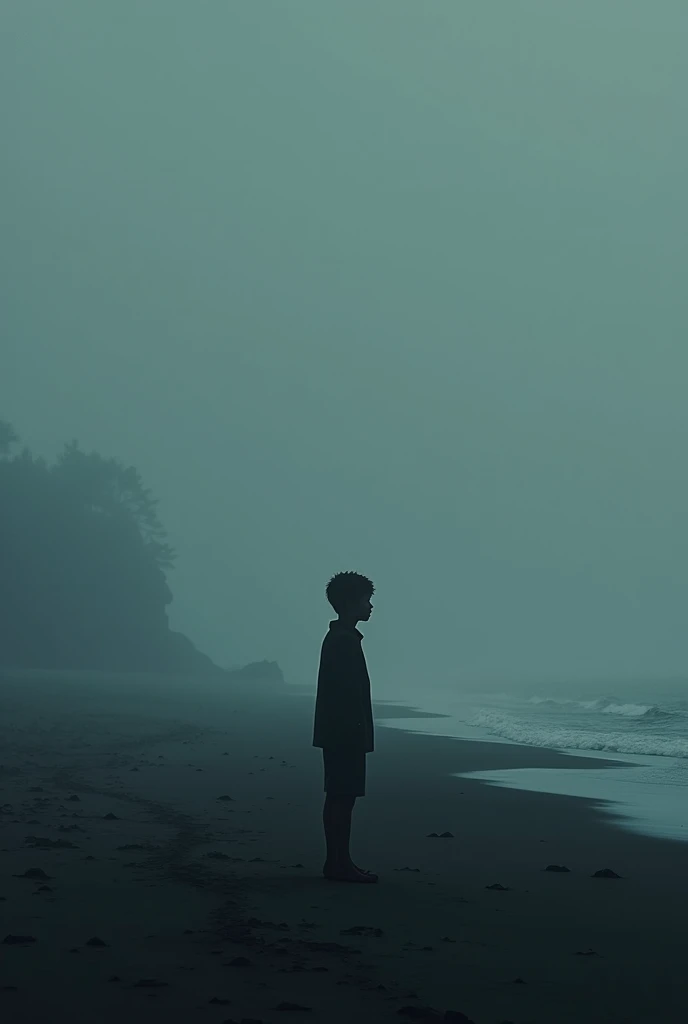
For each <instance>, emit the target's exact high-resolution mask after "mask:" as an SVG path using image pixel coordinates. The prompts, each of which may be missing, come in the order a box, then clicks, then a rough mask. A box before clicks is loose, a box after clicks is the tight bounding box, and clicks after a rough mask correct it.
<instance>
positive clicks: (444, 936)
mask: <svg viewBox="0 0 688 1024" xmlns="http://www.w3.org/2000/svg"><path fill="white" fill-rule="evenodd" d="M440 941H441V942H456V939H450V938H449V936H448V935H443V936H442V938H441V940H440Z"/></svg>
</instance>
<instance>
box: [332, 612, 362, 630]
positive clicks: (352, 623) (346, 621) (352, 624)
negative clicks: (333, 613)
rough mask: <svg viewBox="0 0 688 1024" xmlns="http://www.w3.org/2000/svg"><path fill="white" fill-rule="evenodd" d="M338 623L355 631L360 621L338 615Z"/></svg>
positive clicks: (348, 616)
mask: <svg viewBox="0 0 688 1024" xmlns="http://www.w3.org/2000/svg"><path fill="white" fill-rule="evenodd" d="M337 622H339V623H340V624H341V625H342V626H346V628H347V629H355V628H356V625H357V623H358V622H359V619H356V618H352V616H350V615H338V616H337Z"/></svg>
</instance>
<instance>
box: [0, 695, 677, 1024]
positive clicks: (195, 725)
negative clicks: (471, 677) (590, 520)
mask: <svg viewBox="0 0 688 1024" xmlns="http://www.w3.org/2000/svg"><path fill="white" fill-rule="evenodd" d="M168 683H169V685H167V684H166V682H165V680H160V681H158V682H156V683H152V684H151V685H150V686H147V685H145V684H142V683H141V682H137V683H136V684H135V685H134V684H133V683H132V681H131V680H124V681H120V682H119V683H117V682H116V681H113V683H112V684H111V685H110V684H108V685H105V684H99V685H98V690H97V692H96V690H94V688H93V686H89V685H88V684H83V685H82V684H81V683H74V684H73V685H71V684H65V685H64V686H61V687H60V688H59V690H56V689H55V688H54V687H53V688H52V690H51V691H49V684H47V683H45V681H43V682H38V683H37V682H29V683H27V681H26V680H25V679H24V680H21V682H20V683H19V684H15V685H12V684H11V683H10V684H9V685H8V684H7V680H4V681H3V682H0V714H1V715H2V725H1V726H0V730H1V731H0V735H1V737H2V749H3V753H2V756H1V757H0V761H2V764H3V768H2V771H1V772H0V788H1V790H2V792H0V805H5V806H3V808H2V810H3V815H2V817H1V818H0V823H1V824H2V835H3V842H2V850H1V851H0V874H1V877H2V882H1V885H0V896H2V897H4V901H3V902H2V903H0V913H1V914H2V919H3V935H2V936H0V942H1V941H2V939H3V938H4V936H5V934H18V935H22V934H24V933H25V932H26V933H27V934H28V935H33V937H34V938H35V939H36V941H35V942H34V943H27V944H26V945H17V946H15V945H3V946H2V949H3V956H2V966H1V968H0V988H1V989H2V991H0V1010H2V1012H3V1013H4V1014H5V1015H6V1016H7V1019H8V1020H10V1019H11V1020H12V1021H13V1022H16V1024H32V1022H33V1021H34V1020H36V1019H41V1014H43V1013H46V1012H48V1009H49V1007H51V1006H52V1007H53V1008H54V1006H55V1005H57V1004H59V1003H61V1002H65V1003H66V1004H67V1005H69V1006H70V1019H71V1020H72V1021H74V1022H79V1024H80V1022H83V1024H90V1022H92V1021H93V1020H95V1019H98V1020H99V1021H102V1022H103V1024H109V1022H110V1021H112V1022H113V1024H114V1022H115V1021H121V1019H123V1018H124V1017H126V1018H128V1019H129V1020H130V1021H131V1022H132V1024H137V1022H138V1021H139V1020H140V1021H144V1020H145V1021H155V1020H158V1019H159V1020H161V1021H162V1020H165V1021H166V1022H169V1021H172V1022H175V1021H177V1020H179V1021H182V1020H188V1019H196V1017H197V1016H198V1019H201V1020H208V1021H210V1022H212V1024H216V1022H217V1024H222V1022H223V1021H227V1020H237V1021H240V1020H241V1019H242V1017H245V1018H253V1019H254V1020H261V1021H264V1022H265V1024H276V1022H277V1021H278V1020H282V1019H284V1018H285V1013H284V1012H283V1011H280V1010H277V1009H276V1007H277V1006H278V1004H279V1003H280V1002H285V1001H286V1002H291V1003H296V1004H298V1005H302V1006H305V1005H308V1006H310V1007H311V1008H312V1009H311V1010H310V1011H305V1010H304V1011H302V1012H303V1013H304V1014H305V1013H308V1019H311V1020H315V1021H318V1020H323V1021H328V1022H331V1024H340V1022H341V1024H349V1022H350V1020H351V1019H353V1016H354V1015H355V1016H356V1017H357V1018H358V1019H360V1020H361V1021H363V1022H367V1021H371V1022H374V1024H384V1022H386V1021H389V1022H390V1024H391V1022H392V1021H399V1020H403V1019H404V1017H403V1016H402V1015H400V1014H399V1012H398V1011H399V1010H400V1009H402V1008H403V1007H404V1006H411V1007H413V1006H415V1007H418V1006H429V1007H434V1008H435V1009H437V1010H438V1011H439V1012H440V1015H439V1017H436V1018H434V1019H436V1020H437V1019H439V1020H441V1019H442V1016H441V1014H443V1013H444V1012H445V1011H446V1010H448V1009H453V1010H455V1011H460V1012H461V1013H463V1014H465V1015H466V1016H467V1017H468V1018H469V1020H473V1021H475V1024H500V1022H502V1021H513V1022H514V1024H553V1022H556V1024H577V1022H581V1021H586V1022H590V1024H597V1022H598V1021H599V1024H603V1022H604V1024H636V1022H637V1024H640V1022H641V1021H642V1022H646V1021H647V1020H656V1021H658V1022H661V1024H673V1022H674V1021H676V1024H678V1022H679V1021H682V1020H684V1019H685V1018H686V1013H687V1011H688V980H685V978H684V973H685V972H684V964H683V960H684V957H683V944H682V935H683V930H684V922H685V918H686V912H688V893H686V891H685V890H686V887H685V884H684V875H683V871H684V863H685V847H684V846H683V844H682V843H680V842H675V841H671V840H659V839H655V838H650V837H646V836H642V835H636V834H634V833H630V832H627V831H625V830H624V829H622V828H620V827H619V826H618V825H617V824H613V823H611V821H610V820H609V816H608V808H607V806H606V805H604V804H601V803H600V802H599V801H595V800H582V799H580V798H575V797H571V798H567V797H559V796H551V795H548V794H543V793H535V792H526V791H522V790H513V789H507V788H504V787H498V786H493V785H488V784H485V783H484V782H481V781H479V780H474V779H466V778H456V777H455V774H454V773H456V772H461V771H466V770H469V771H480V770H498V769H500V768H508V767H511V768H523V767H542V768H557V767H567V766H573V765H572V762H575V767H576V768H577V769H581V768H583V767H584V765H585V764H586V763H589V767H593V766H594V767H595V768H604V765H605V764H609V763H610V762H607V761H599V760H596V759H595V758H581V757H578V756H576V757H575V758H571V757H569V756H568V755H566V754H560V753H557V752H555V751H547V750H545V749H544V748H527V747H524V746H514V745H509V744H504V743H478V742H473V741H466V740H459V739H453V738H451V737H438V736H429V735H425V734H422V733H414V732H412V731H406V730H402V729H399V728H398V727H394V728H385V727H384V725H383V724H382V723H383V722H384V717H385V713H384V711H383V712H381V713H380V714H377V715H376V721H377V726H378V728H377V735H376V748H377V749H376V752H375V753H374V754H372V755H370V757H369V773H368V780H369V781H368V795H367V796H366V797H365V798H364V799H362V800H360V801H359V802H358V803H357V806H356V809H355V811H354V822H353V836H352V852H353V855H354V859H356V860H357V861H358V862H359V863H362V864H363V865H364V866H366V867H369V868H370V869H371V870H376V871H379V873H380V875H381V883H380V885H378V886H338V885H332V884H328V883H325V882H324V881H323V880H322V878H321V877H320V876H319V871H320V867H321V864H322V851H323V840H322V834H321V821H320V812H321V806H322V796H323V794H322V765H321V760H320V756H319V751H317V750H315V749H314V748H312V747H311V746H310V740H311V727H312V699H311V697H310V695H305V696H304V697H303V699H297V700H294V699H293V696H294V695H292V694H290V695H289V699H288V700H283V699H280V696H279V694H275V693H274V692H273V693H270V695H269V699H268V700H264V701H262V702H257V701H256V700H255V699H251V698H250V697H249V695H248V694H246V693H243V694H238V693H234V692H231V693H230V692H228V691H227V689H226V688H225V689H224V691H223V690H222V689H218V688H217V687H215V686H208V685H207V683H205V682H204V683H198V684H194V685H193V686H192V688H191V689H190V688H189V684H188V683H187V684H183V685H182V684H180V685H175V684H174V683H173V682H171V681H168ZM266 696H267V695H266ZM163 698H165V699H163ZM378 710H379V709H378ZM39 728H40V729H42V730H43V732H42V733H41V734H38V732H37V730H38V729H39ZM37 741H38V742H37ZM87 744H90V746H89V745H87ZM134 769H137V770H136V772H135V773H134ZM37 786H40V787H41V790H42V791H41V792H36V791H35V789H34V787H37ZM75 796H78V797H79V800H78V801H76V800H72V799H71V798H72V797H75ZM221 796H231V798H232V799H231V800H229V801H221V800H220V799H219V797H221ZM7 805H9V806H7ZM74 808H76V810H74ZM106 814H114V815H115V818H114V819H107V818H105V815H106ZM72 825H76V826H77V829H78V830H79V831H77V830H76V829H70V826H72ZM81 830H83V831H81ZM445 831H449V832H451V833H452V834H453V838H452V839H446V840H440V839H429V838H427V836H428V834H429V833H431V832H436V833H438V834H441V833H443V832H445ZM27 836H28V837H30V836H34V837H37V838H39V839H40V838H50V839H51V840H52V841H53V842H55V841H59V839H63V841H65V842H67V843H68V844H69V843H74V846H71V845H67V846H64V847H61V846H60V847H52V848H41V847H36V846H35V845H33V846H31V845H28V846H27ZM122 846H129V847H132V846H142V847H144V849H143V850H132V849H130V850H127V851H125V850H122V849H120V847H122ZM153 847H157V849H152V848H153ZM208 854H216V855H219V856H211V857H208V856H207V855H208ZM85 857H94V858H96V859H95V860H89V861H88V864H86V863H85V861H84V858H85ZM548 864H560V865H565V866H567V867H568V868H569V869H570V871H569V872H567V873H550V872H546V871H545V870H544V869H545V868H546V866H547V865H548ZM31 868H40V869H42V870H44V871H45V872H46V874H49V875H51V876H52V877H51V879H50V880H48V881H46V882H44V883H41V884H45V885H47V886H48V887H49V889H52V890H53V891H52V893H51V892H46V891H43V892H42V893H40V894H38V885H37V884H36V883H34V882H32V881H29V880H27V879H24V878H15V877H14V876H15V875H17V874H22V873H23V872H24V871H25V870H27V869H31ZM602 868H611V869H613V870H614V871H615V872H616V873H618V874H619V875H621V876H623V877H622V878H620V879H613V880H610V879H599V878H591V877H590V876H591V875H592V874H593V873H594V872H595V871H597V870H599V869H602ZM494 884H498V885H501V886H503V887H504V888H503V889H499V890H494V889H488V888H486V887H488V886H491V885H494ZM34 892H36V893H37V894H36V895H34ZM351 928H354V929H356V928H358V929H361V928H362V929H366V928H378V929H380V930H381V932H382V934H381V935H374V934H373V935H370V936H369V935H366V934H362V935H357V936H355V937H351V936H343V935H342V934H341V932H342V931H347V930H348V929H351ZM187 932H188V934H187ZM89 937H91V938H92V937H100V938H101V939H102V940H103V941H104V942H106V943H107V946H105V947H102V948H95V947H88V945H87V940H88V939H89ZM323 943H325V944H331V943H336V944H337V946H334V947H332V946H329V945H325V946H323ZM341 946H344V947H349V948H348V949H347V948H345V949H343V950H342V949H340V948H338V947H341ZM72 948H75V949H79V952H78V953H71V952H70V949H72ZM352 950H358V951H359V952H353V951H352ZM590 951H592V952H590ZM237 956H243V957H246V958H247V959H248V960H250V961H251V964H250V966H247V967H246V969H242V968H240V967H231V966H229V964H230V963H231V962H232V960H233V959H234V958H235V957H237ZM37 972H38V975H39V976H40V977H41V978H42V979H43V983H42V985H41V986H40V987H37V986H35V985H33V984H32V983H31V978H32V977H35V976H36V975H37ZM112 976H114V977H119V978H120V981H119V982H110V981H109V980H108V978H110V977H112ZM146 979H149V980H150V979H153V980H156V979H157V981H159V982H160V983H161V984H160V987H159V988H154V989H147V988H146V987H145V986H144V987H137V982H138V981H141V980H144V981H145V980H146ZM517 979H521V980H520V981H518V980H517ZM8 986H9V987H8ZM12 986H15V987H16V991H13V990H12ZM212 1000H216V1001H215V1002H212ZM217 1000H219V1002H218V1001H217ZM224 1000H229V1002H224ZM225 1007H226V1008H225ZM286 1016H287V1019H292V1016H293V1017H294V1018H295V1019H300V1017H299V1011H292V1012H291V1013H287V1015H286ZM409 1019H412V1018H409ZM415 1019H420V1018H415ZM430 1019H432V1018H428V1020H430ZM456 1019H460V1018H456Z"/></svg>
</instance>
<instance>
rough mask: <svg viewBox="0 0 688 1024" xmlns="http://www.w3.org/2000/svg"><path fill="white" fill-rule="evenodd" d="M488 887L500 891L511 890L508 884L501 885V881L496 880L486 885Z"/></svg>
mask: <svg viewBox="0 0 688 1024" xmlns="http://www.w3.org/2000/svg"><path fill="white" fill-rule="evenodd" d="M485 888H486V889H495V890H497V891H498V892H510V891H511V890H510V889H509V886H508V885H501V884H500V883H499V882H494V883H493V884H492V885H486V886H485Z"/></svg>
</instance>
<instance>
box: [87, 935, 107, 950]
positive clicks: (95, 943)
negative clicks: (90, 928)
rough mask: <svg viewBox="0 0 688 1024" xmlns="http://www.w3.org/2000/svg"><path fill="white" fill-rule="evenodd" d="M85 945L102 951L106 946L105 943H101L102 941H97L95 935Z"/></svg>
mask: <svg viewBox="0 0 688 1024" xmlns="http://www.w3.org/2000/svg"><path fill="white" fill-rule="evenodd" d="M86 945H87V946H94V947H97V948H98V949H102V948H104V947H105V946H107V942H103V940H102V939H99V938H98V936H97V935H94V936H93V938H92V939H89V940H88V942H87V943H86Z"/></svg>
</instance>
